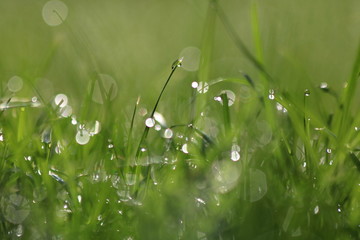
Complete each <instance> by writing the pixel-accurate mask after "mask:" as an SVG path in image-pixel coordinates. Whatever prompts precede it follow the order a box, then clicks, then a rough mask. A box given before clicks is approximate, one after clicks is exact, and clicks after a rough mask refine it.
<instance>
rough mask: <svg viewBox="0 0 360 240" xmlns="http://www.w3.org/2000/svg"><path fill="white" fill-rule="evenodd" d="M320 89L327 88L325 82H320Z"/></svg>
mask: <svg viewBox="0 0 360 240" xmlns="http://www.w3.org/2000/svg"><path fill="white" fill-rule="evenodd" d="M320 88H321V89H325V88H328V84H327V82H322V83H320Z"/></svg>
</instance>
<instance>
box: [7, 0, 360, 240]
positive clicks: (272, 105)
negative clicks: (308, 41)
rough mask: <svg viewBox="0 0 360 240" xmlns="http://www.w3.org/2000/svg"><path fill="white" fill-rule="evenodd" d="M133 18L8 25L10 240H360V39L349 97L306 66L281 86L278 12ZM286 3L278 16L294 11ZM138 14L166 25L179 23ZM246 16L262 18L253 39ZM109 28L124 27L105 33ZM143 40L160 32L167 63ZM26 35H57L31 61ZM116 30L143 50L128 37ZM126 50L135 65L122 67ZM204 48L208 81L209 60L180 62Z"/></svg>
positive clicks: (254, 24)
mask: <svg viewBox="0 0 360 240" xmlns="http://www.w3.org/2000/svg"><path fill="white" fill-rule="evenodd" d="M64 2H65V1H64ZM80 2H82V1H80ZM134 2H135V3H125V1H119V2H116V1H111V2H110V1H109V2H108V3H107V4H109V5H106V4H105V3H104V4H105V5H104V6H102V10H101V11H100V10H99V9H98V7H99V5H98V4H96V3H87V4H88V5H85V6H83V5H78V3H75V2H66V4H67V6H68V8H69V9H70V10H71V11H69V14H70V15H69V16H68V18H67V19H65V17H66V14H65V13H64V12H62V11H63V10H61V8H59V9H58V10H57V11H56V16H58V17H61V22H60V25H59V26H56V27H53V28H52V30H51V31H50V30H49V28H50V26H46V25H44V23H42V24H43V25H41V24H39V23H38V21H39V22H40V21H42V19H41V17H40V16H38V14H39V12H41V11H39V9H42V7H43V6H42V4H40V3H37V4H34V5H33V6H31V7H29V9H27V10H26V11H25V10H21V11H20V12H21V13H22V14H24V16H25V17H27V18H29V19H31V21H29V22H25V21H24V22H21V23H19V25H15V26H14V29H13V31H10V30H9V29H10V26H9V25H5V23H0V29H3V30H4V31H3V32H4V34H5V35H4V36H5V37H4V38H2V39H1V40H0V45H1V49H0V50H1V51H0V53H1V54H2V55H3V56H8V59H1V60H0V63H1V64H0V75H1V77H2V79H3V81H2V82H1V84H0V94H1V98H2V102H1V103H0V104H1V105H0V108H1V112H0V238H1V239H16V238H20V239H258V240H259V239H292V238H294V239H359V238H360V234H359V232H360V231H359V230H360V225H359V224H360V174H359V173H360V160H359V158H360V147H359V146H360V135H359V131H360V114H359V111H358V109H357V108H356V106H355V102H356V101H358V92H357V90H358V84H357V83H358V81H359V71H360V67H359V66H360V57H359V56H360V54H359V49H360V48H359V46H358V47H355V43H354V42H356V44H358V39H356V41H355V40H354V41H353V42H351V44H350V45H349V47H348V48H347V49H348V51H349V52H350V53H346V54H345V53H344V55H341V53H338V54H337V58H339V59H340V57H341V56H346V57H347V58H346V59H341V61H340V60H339V61H338V64H339V70H338V71H337V72H338V76H340V77H341V80H342V83H341V84H343V83H344V84H345V83H346V87H344V88H343V89H340V90H338V88H336V87H335V86H337V83H336V82H335V81H331V79H329V81H326V82H325V81H323V80H322V78H321V77H323V76H325V75H324V73H321V72H320V71H319V73H318V74H316V75H315V76H311V79H315V80H313V81H312V80H309V81H305V82H300V80H299V79H302V77H304V76H305V75H306V73H303V72H302V71H301V69H307V67H306V66H307V63H306V62H302V61H301V60H302V58H304V57H305V55H301V54H300V53H299V52H296V53H294V56H296V54H298V55H297V56H298V57H299V59H295V57H294V59H292V57H290V59H291V60H289V62H288V65H286V67H288V68H290V70H291V71H290V70H289V69H286V70H284V71H283V72H279V71H278V70H279V69H281V68H283V67H284V66H283V61H285V60H284V59H285V58H287V57H288V56H291V54H290V52H291V51H290V50H289V46H283V47H284V48H283V49H282V50H281V49H279V52H278V54H272V50H271V49H270V50H269V49H268V48H269V46H270V47H271V45H269V42H272V41H273V40H274V39H278V38H280V37H284V38H285V37H286V36H285V35H280V36H278V35H277V33H276V32H274V33H271V35H268V31H267V30H264V29H263V28H264V27H263V26H268V27H270V26H269V25H267V22H266V21H267V19H266V16H267V14H268V13H267V11H266V7H269V6H268V5H267V4H268V3H263V2H258V1H243V3H241V4H240V3H236V2H230V3H226V1H224V2H222V1H216V0H209V1H184V2H180V3H179V2H171V3H169V2H167V1H163V2H162V3H163V5H161V6H160V5H159V3H154V2H153V1H150V2H151V4H155V5H156V6H155V5H151V4H150V3H148V2H147V1H139V3H136V1H134ZM140 2H141V4H145V5H141V4H140ZM185 2H186V3H185ZM285 2H286V1H281V0H278V1H275V3H274V4H275V5H276V4H279V5H280V3H281V4H283V9H284V10H286V9H290V10H291V8H290V7H289V6H288V5H287V3H285ZM82 3H84V2H82ZM18 4H19V3H14V2H12V1H11V2H10V1H4V2H2V3H0V7H4V9H8V10H9V11H15V9H16V7H19V5H18ZM147 4H150V5H147ZM294 4H295V3H294ZM303 4H304V6H303V7H304V13H306V14H309V13H308V11H309V9H308V8H307V7H306V6H307V3H303ZM334 4H335V3H334V1H329V6H328V8H329V9H332V8H331V7H332V6H333V5H334ZM346 4H348V5H349V6H352V4H353V5H354V6H358V4H357V2H356V1H350V0H347V1H346ZM356 4H357V5H356ZM338 5H339V3H338ZM131 6H133V7H136V8H135V9H138V11H141V12H142V13H144V14H146V13H147V11H146V10H149V11H150V13H154V12H161V11H165V10H166V11H167V12H166V13H164V14H163V15H161V17H162V18H164V19H166V20H167V21H166V23H162V22H164V20H162V22H161V23H162V24H164V25H159V24H160V22H159V21H158V20H156V19H154V16H152V15H151V18H148V17H147V16H146V15H145V16H138V15H139V14H138V12H136V11H134V10H133V9H132V8H131ZM190 6H191V8H190ZM311 6H312V5H311ZM174 7H176V8H177V9H176V10H174V9H173V8H174ZM317 7H318V9H320V8H319V6H317ZM56 8H58V7H56ZM82 8H85V10H81V9H82ZM114 9H122V11H121V13H122V14H123V15H121V14H120V15H118V14H114V12H113V11H114ZM189 9H192V10H191V11H192V12H191V14H189V16H188V17H186V16H184V17H183V18H182V19H179V15H180V14H179V12H180V13H181V10H182V11H183V12H182V14H184V13H185V12H186V11H188V10H189ZM194 9H195V10H194ZM33 10H34V11H35V12H36V11H37V12H36V14H35V12H33ZM235 10H238V11H240V12H241V13H244V14H247V15H245V17H241V19H243V20H244V21H245V23H246V24H245V25H244V29H242V28H240V29H238V24H237V23H236V21H233V20H232V19H233V18H234V16H233V15H232V14H233V13H234V11H235ZM340 10H341V9H340ZM269 11H274V10H273V9H272V8H269ZM299 11H301V9H300V10H299ZM75 12H77V13H78V15H76V14H73V15H71V13H75ZM115 12H116V11H115ZM99 13H102V14H105V15H106V13H108V14H107V15H106V16H103V17H99V15H97V14H99ZM195 13H197V14H198V15H197V14H195ZM87 14H91V15H92V17H85V18H83V16H87ZM147 14H148V13H147ZM286 14H287V13H284V15H286ZM133 15H134V16H136V17H133ZM196 16H197V17H196ZM339 16H340V17H344V16H342V15H341V14H340V13H339ZM354 16H355V15H354ZM280 17H281V16H280ZM127 18H129V19H136V20H137V21H136V23H138V24H140V25H141V26H137V25H136V23H133V22H131V21H129V19H127ZM167 18H168V19H167ZM4 19H13V18H12V17H11V14H9V13H6V14H5V17H4ZM44 19H45V20H46V17H44ZM94 19H95V20H98V19H103V20H106V22H109V23H114V24H115V23H116V24H117V25H115V26H116V27H111V28H110V27H109V28H106V29H103V28H101V26H102V25H101V24H100V23H97V24H98V25H97V24H95V23H94V22H96V21H94ZM246 19H247V20H246ZM345 19H346V18H345ZM354 19H355V18H354ZM168 20H172V21H168ZM200 20H201V21H200ZM8 21H10V20H8ZM53 21H55V22H53V23H54V24H55V23H56V20H53ZM147 21H148V22H147ZM249 21H251V22H249ZM269 21H270V20H269ZM344 21H345V20H344ZM356 21H359V19H356ZM199 22H200V24H199ZM50 23H51V22H50ZM82 24H83V25H82ZM144 24H145V25H146V24H149V25H150V26H153V27H152V28H151V30H150V33H151V34H150V35H147V34H144V35H143V36H142V37H143V38H144V39H145V40H146V41H149V42H151V45H152V47H153V48H152V49H147V48H146V46H147V45H146V44H145V45H142V44H144V42H143V41H144V40H143V39H141V38H140V37H141V35H137V37H139V39H137V40H136V41H132V40H134V39H135V37H134V36H132V35H131V34H134V33H135V32H136V31H137V30H139V29H140V30H141V29H144V28H145V26H143V25H144ZM197 24H199V26H198V25H197ZM281 24H285V23H281ZM281 24H279V26H280V25H281ZM19 26H20V27H19ZM24 26H27V27H28V28H29V29H30V30H31V31H32V29H35V28H36V26H41V27H40V28H39V33H41V34H42V35H41V37H40V36H38V35H36V34H32V35H29V38H26V39H25V40H24V42H23V43H22V44H23V45H21V49H18V48H19V46H20V44H19V43H18V42H17V41H14V42H11V41H10V40H9V39H10V38H9V36H8V34H12V35H13V36H16V37H20V36H22V35H21V34H20V32H21V31H20V30H23V29H24ZM80 26H84V28H81V27H80ZM89 26H90V27H89ZM154 26H162V27H164V29H161V28H160V29H158V28H156V27H154ZM182 26H185V27H186V28H189V26H193V27H194V29H190V30H188V31H189V33H187V34H184V32H185V31H180V30H181V29H182ZM241 26H242V25H241ZM281 26H282V27H283V28H286V27H284V26H283V25H281ZM285 26H286V24H285ZM304 26H310V25H308V24H304ZM117 28H118V29H121V30H122V31H124V32H125V33H127V34H128V35H126V34H125V36H123V37H120V38H119V37H116V36H117V34H119V35H121V34H122V33H121V32H120V33H116V34H115V33H111V32H112V31H114V30H116V29H117ZM199 29H201V32H202V37H201V36H197V35H196V33H197V32H198V30H199ZM278 30H279V31H280V32H281V31H282V30H283V29H278ZM92 31H94V32H92ZM179 31H180V32H181V34H183V35H181V34H180V35H178V34H179ZM319 31H320V30H319ZM174 32H176V33H174ZM251 32H252V34H250V33H251ZM152 34H154V35H156V36H157V37H160V40H156V41H154V39H153V37H152ZM172 34H174V35H172ZM351 34H352V33H348V35H349V36H350V35H351ZM35 35H36V36H35ZM179 36H182V37H179ZM351 36H352V35H351ZM354 36H355V35H354ZM112 37H114V38H115V39H117V40H119V41H121V43H122V44H124V45H126V44H128V45H127V46H131V47H129V48H130V49H132V50H131V51H129V49H127V48H123V49H122V50H123V51H122V52H120V51H119V49H120V47H119V45H117V43H116V42H114V38H112ZM127 37H129V38H127ZM355 37H358V36H355ZM168 38H169V40H168ZM193 39H196V40H193ZM199 39H202V41H200V44H199V45H198V44H195V43H194V41H198V40H199ZM37 40H39V41H40V42H38V43H36V42H37ZM293 40H294V41H296V39H295V38H294V39H293ZM297 43H298V44H299V43H301V41H300V42H297ZM190 44H192V45H197V46H198V47H199V49H201V56H198V58H199V59H198V62H197V63H196V61H194V62H195V64H194V65H195V66H196V67H197V68H198V69H197V71H193V70H187V65H186V64H188V63H189V62H191V61H193V60H194V59H195V58H196V54H195V53H192V54H194V55H191V56H190V57H189V56H188V55H185V56H179V57H177V56H176V53H177V52H178V49H182V48H184V46H188V45H190ZM279 44H280V43H279ZM4 46H8V48H6V47H4ZM32 46H36V48H35V49H36V50H38V51H39V52H38V54H33V53H34V52H33V51H35V50H34V49H33V47H32ZM220 48H221V49H222V50H221V52H220V53H219V49H220ZM164 49H165V50H164ZM174 49H175V50H174ZM304 49H305V47H304ZM349 49H350V50H349ZM304 51H305V50H304ZM344 51H345V50H344ZM356 51H357V52H356ZM184 52H186V51H184ZM253 52H254V53H255V54H253ZM335 52H337V50H335ZM154 53H157V54H158V55H160V56H161V57H159V59H158V61H157V56H156V57H154V56H153V54H154ZM318 53H319V54H320V55H321V54H324V53H323V52H322V51H320V50H319V51H318ZM11 54H13V55H11ZM169 55H170V56H169ZM172 56H175V57H172ZM223 56H226V57H228V59H225V60H224V59H223ZM234 56H236V57H234ZM182 57H184V58H182ZM14 59H16V61H15V60H14ZM174 60H175V62H173V64H172V65H171V63H172V61H174ZM311 61H315V60H314V59H311ZM329 61H330V60H329ZM326 63H327V59H324V60H323V62H321V64H326ZM182 64H183V65H182ZM319 64H320V63H319ZM181 65H182V66H181ZM149 66H150V67H149ZM152 68H153V69H152ZM232 68H236V71H232V70H231V69H232ZM299 69H300V70H299ZM326 70H328V71H333V69H332V68H331V67H329V68H328V69H326ZM289 71H290V72H293V75H292V77H293V78H292V79H289V78H288V72H289ZM309 72H311V71H310V70H309ZM105 73H106V74H105ZM302 74H304V75H302ZM15 75H16V76H17V75H18V76H20V77H15V78H13V77H12V76H15ZM19 78H20V79H21V80H20V81H19ZM317 78H319V79H321V80H319V79H317ZM48 79H51V80H53V81H50V80H48ZM138 79H141V80H138ZM164 80H165V84H164V85H163V86H162V88H161V84H163V81H164ZM292 80H294V81H295V83H294V84H295V87H293V86H291V84H286V82H287V81H292ZM316 81H319V82H316ZM19 82H20V83H19ZM320 82H321V84H320ZM319 85H320V86H319ZM18 88H19V89H18ZM59 93H65V94H59ZM139 96H140V97H139ZM136 99H137V100H136ZM145 123H146V125H145Z"/></svg>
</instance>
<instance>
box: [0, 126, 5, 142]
mask: <svg viewBox="0 0 360 240" xmlns="http://www.w3.org/2000/svg"><path fill="white" fill-rule="evenodd" d="M3 141H4V134H3V132H2V129H0V142H3Z"/></svg>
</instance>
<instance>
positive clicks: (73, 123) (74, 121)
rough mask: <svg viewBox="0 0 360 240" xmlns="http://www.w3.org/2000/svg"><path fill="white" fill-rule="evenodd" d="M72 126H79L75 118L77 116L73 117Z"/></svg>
mask: <svg viewBox="0 0 360 240" xmlns="http://www.w3.org/2000/svg"><path fill="white" fill-rule="evenodd" d="M71 124H72V125H76V124H77V120H76V117H75V116H72V117H71Z"/></svg>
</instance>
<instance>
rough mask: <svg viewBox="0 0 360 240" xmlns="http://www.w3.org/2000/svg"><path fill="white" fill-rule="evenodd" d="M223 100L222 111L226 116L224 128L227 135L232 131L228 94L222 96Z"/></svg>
mask: <svg viewBox="0 0 360 240" xmlns="http://www.w3.org/2000/svg"><path fill="white" fill-rule="evenodd" d="M220 97H221V100H222V109H223V116H224V127H225V135H227V134H226V133H228V132H229V131H230V128H231V121H230V111H229V99H228V96H227V94H226V93H223V94H221V95H220Z"/></svg>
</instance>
